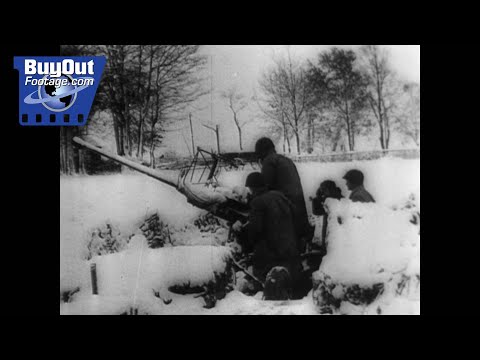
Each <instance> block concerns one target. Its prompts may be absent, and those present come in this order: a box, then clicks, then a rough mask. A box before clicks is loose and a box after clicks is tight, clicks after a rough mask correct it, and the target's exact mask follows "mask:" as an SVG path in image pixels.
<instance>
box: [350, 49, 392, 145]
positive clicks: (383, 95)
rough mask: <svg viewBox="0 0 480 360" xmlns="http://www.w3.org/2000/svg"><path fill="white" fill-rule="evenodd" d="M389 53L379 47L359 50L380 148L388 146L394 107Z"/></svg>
mask: <svg viewBox="0 0 480 360" xmlns="http://www.w3.org/2000/svg"><path fill="white" fill-rule="evenodd" d="M389 56H390V54H389V52H388V50H387V49H385V48H381V47H380V46H379V45H364V46H362V47H361V48H360V58H359V60H360V62H361V64H362V69H363V71H364V73H365V75H366V79H367V82H368V93H367V99H368V103H369V105H370V108H371V110H372V112H373V115H374V116H375V118H376V120H377V122H378V126H379V131H380V138H379V139H380V146H381V147H382V149H388V147H389V144H390V135H391V126H390V117H391V113H392V111H393V108H394V106H395V100H394V97H395V93H396V91H395V78H394V73H393V71H392V70H391V68H390V64H389Z"/></svg>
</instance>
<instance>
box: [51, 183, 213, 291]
mask: <svg viewBox="0 0 480 360" xmlns="http://www.w3.org/2000/svg"><path fill="white" fill-rule="evenodd" d="M154 213H158V214H159V215H160V216H161V218H162V219H163V220H164V221H166V222H168V223H169V224H172V225H173V226H177V227H183V226H184V225H185V224H189V223H192V222H193V220H194V219H195V218H196V217H198V216H199V215H200V214H203V213H205V212H204V211H202V210H200V209H198V208H195V207H193V206H192V205H190V204H188V203H187V201H186V199H185V196H183V195H182V194H180V193H178V192H177V191H176V190H175V189H173V188H171V187H169V186H167V185H164V184H162V183H160V182H158V181H156V180H154V179H151V178H149V177H147V176H143V175H138V174H135V175H133V174H132V175H125V174H122V175H107V176H75V177H61V179H60V290H61V291H66V290H72V289H74V288H76V287H78V286H83V285H84V284H85V279H84V277H83V274H84V271H83V269H84V267H85V262H84V260H85V259H86V258H88V244H89V242H90V240H91V238H92V232H94V231H95V229H98V228H99V227H100V228H101V227H104V226H105V224H106V223H108V224H111V226H113V227H114V228H115V229H116V231H118V232H120V233H121V234H124V235H128V236H130V235H131V234H134V233H135V231H136V230H137V229H138V226H139V225H140V224H141V222H142V221H143V220H144V219H145V217H146V216H148V215H151V214H154Z"/></svg>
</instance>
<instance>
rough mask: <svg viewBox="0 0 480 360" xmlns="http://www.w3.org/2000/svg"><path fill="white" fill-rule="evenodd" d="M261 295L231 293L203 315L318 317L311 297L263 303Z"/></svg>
mask: <svg viewBox="0 0 480 360" xmlns="http://www.w3.org/2000/svg"><path fill="white" fill-rule="evenodd" d="M261 295H262V294H261V293H259V294H257V296H255V297H252V296H247V295H245V294H242V293H241V292H239V291H232V292H230V293H228V294H227V296H226V297H225V299H223V300H220V301H218V302H217V305H216V306H215V307H214V308H213V309H210V310H205V311H204V312H203V314H205V315H207V314H208V315H318V312H317V310H316V309H315V306H314V304H313V301H312V296H311V295H310V296H306V297H305V298H304V299H302V300H290V301H263V300H260V299H261Z"/></svg>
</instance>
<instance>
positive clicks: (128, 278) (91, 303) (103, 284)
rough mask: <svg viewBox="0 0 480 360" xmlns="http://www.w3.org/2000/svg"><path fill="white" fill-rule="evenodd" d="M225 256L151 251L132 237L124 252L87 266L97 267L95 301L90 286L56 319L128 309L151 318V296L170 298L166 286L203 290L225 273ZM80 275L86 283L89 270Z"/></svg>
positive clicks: (202, 250)
mask: <svg viewBox="0 0 480 360" xmlns="http://www.w3.org/2000/svg"><path fill="white" fill-rule="evenodd" d="M230 254H231V253H230V249H229V248H227V247H213V246H176V247H167V248H159V249H150V248H148V246H147V241H146V239H145V237H144V236H143V235H135V236H134V237H132V239H131V240H130V242H129V244H128V249H127V250H125V251H122V252H120V253H115V254H109V255H104V256H97V257H94V258H93V259H92V260H91V261H90V262H89V263H94V264H95V265H96V272H97V284H98V295H91V294H92V288H91V284H87V286H84V287H83V288H82V290H81V292H80V293H79V294H78V295H74V296H73V300H72V302H71V303H65V304H61V306H60V313H61V314H62V313H63V314H74V313H78V314H99V313H100V314H104V313H108V314H119V313H122V312H124V311H127V310H128V308H129V307H133V308H136V309H140V310H141V312H144V313H150V314H152V313H156V312H157V311H158V309H157V307H158V305H159V302H161V301H162V300H160V299H159V298H157V297H155V295H154V291H156V292H158V293H159V294H160V296H161V297H162V298H170V297H171V293H170V292H169V291H168V288H169V287H170V286H173V285H186V284H188V285H189V286H191V287H195V286H202V285H205V284H208V283H209V282H211V281H214V280H215V279H216V275H219V274H222V273H224V272H225V271H226V266H227V262H228V259H229V258H230ZM83 270H84V271H85V272H87V273H86V274H84V277H89V274H90V273H89V271H90V267H89V266H88V267H84V269H83ZM163 305H165V304H163ZM161 308H163V306H161Z"/></svg>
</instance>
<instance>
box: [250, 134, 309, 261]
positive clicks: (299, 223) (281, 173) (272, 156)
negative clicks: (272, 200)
mask: <svg viewBox="0 0 480 360" xmlns="http://www.w3.org/2000/svg"><path fill="white" fill-rule="evenodd" d="M255 153H256V154H257V155H258V157H259V158H260V160H261V164H262V175H263V178H264V180H265V183H266V185H267V187H268V188H269V189H270V190H277V191H280V192H281V193H282V194H284V195H285V196H286V197H287V199H289V200H290V201H291V202H292V204H293V206H294V209H295V213H294V218H295V230H296V232H297V240H298V249H299V251H300V252H304V251H305V246H306V244H307V243H309V242H310V241H311V239H312V237H313V228H312V226H311V225H310V223H309V221H308V215H307V205H306V203H305V197H304V194H303V188H302V183H301V181H300V176H299V175H298V171H297V168H296V166H295V164H294V162H293V161H292V160H291V159H289V158H287V157H285V156H283V155H280V154H277V153H276V151H275V146H274V144H273V142H272V140H270V139H269V138H265V137H264V138H261V139H259V140H258V141H257V143H256V144H255Z"/></svg>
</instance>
